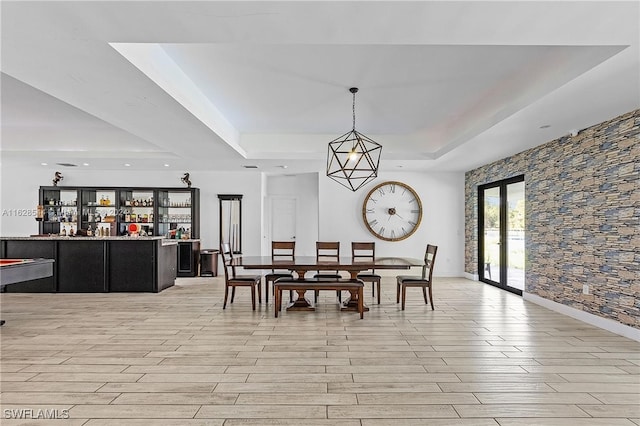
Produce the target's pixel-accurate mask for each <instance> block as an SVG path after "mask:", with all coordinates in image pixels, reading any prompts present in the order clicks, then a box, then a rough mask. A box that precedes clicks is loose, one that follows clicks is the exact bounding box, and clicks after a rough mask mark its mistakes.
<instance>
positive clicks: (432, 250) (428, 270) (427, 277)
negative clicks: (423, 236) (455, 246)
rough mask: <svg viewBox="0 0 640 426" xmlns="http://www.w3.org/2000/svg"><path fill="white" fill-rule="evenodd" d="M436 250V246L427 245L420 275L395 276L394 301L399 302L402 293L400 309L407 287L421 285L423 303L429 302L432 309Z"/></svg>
mask: <svg viewBox="0 0 640 426" xmlns="http://www.w3.org/2000/svg"><path fill="white" fill-rule="evenodd" d="M437 252H438V246H433V245H431V244H428V245H427V251H426V252H425V253H424V265H423V266H422V275H416V276H413V275H398V276H397V277H396V281H397V290H396V303H399V302H400V293H402V310H403V311H404V305H405V300H406V295H407V287H422V295H423V296H424V303H429V302H430V303H431V310H433V309H434V308H433V294H432V293H431V288H432V287H433V265H435V263H436V253H437ZM427 288H428V289H429V302H427Z"/></svg>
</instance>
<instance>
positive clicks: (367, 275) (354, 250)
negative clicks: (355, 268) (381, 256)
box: [351, 242, 382, 305]
mask: <svg viewBox="0 0 640 426" xmlns="http://www.w3.org/2000/svg"><path fill="white" fill-rule="evenodd" d="M351 258H352V259H353V261H354V263H355V262H357V261H365V262H368V261H370V262H371V263H374V262H375V259H376V243H373V242H367V243H356V242H352V243H351ZM357 278H358V279H359V280H362V281H364V282H370V283H371V295H372V296H373V297H375V295H376V289H377V291H378V305H379V304H380V281H381V280H382V277H381V276H380V275H378V274H376V270H375V269H374V268H371V269H370V270H368V271H365V272H361V273H359V274H358V276H357Z"/></svg>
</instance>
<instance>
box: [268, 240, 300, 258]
mask: <svg viewBox="0 0 640 426" xmlns="http://www.w3.org/2000/svg"><path fill="white" fill-rule="evenodd" d="M295 251H296V242H295V241H271V257H274V258H276V257H277V258H287V259H293V258H294V257H295Z"/></svg>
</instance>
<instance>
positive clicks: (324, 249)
mask: <svg viewBox="0 0 640 426" xmlns="http://www.w3.org/2000/svg"><path fill="white" fill-rule="evenodd" d="M339 260H340V241H316V261H318V262H322V261H335V262H337V261H339ZM313 278H315V279H317V280H339V279H341V278H342V275H340V271H338V270H336V271H335V272H333V273H332V272H331V271H317V273H316V274H315V275H314V276H313ZM319 293H320V292H319V291H318V290H316V291H315V294H314V302H316V303H317V302H318V294H319ZM336 293H337V296H338V300H339V301H340V302H342V293H341V292H340V291H336Z"/></svg>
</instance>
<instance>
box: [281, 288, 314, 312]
mask: <svg viewBox="0 0 640 426" xmlns="http://www.w3.org/2000/svg"><path fill="white" fill-rule="evenodd" d="M306 291H307V290H296V293H298V298H297V299H296V300H294V301H293V302H292V303H291V304H289V306H287V311H315V310H316V308H315V307H314V306H313V305H312V304H311V302H309V301H308V300H307V299H306V298H305V297H304V293H305V292H306Z"/></svg>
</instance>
